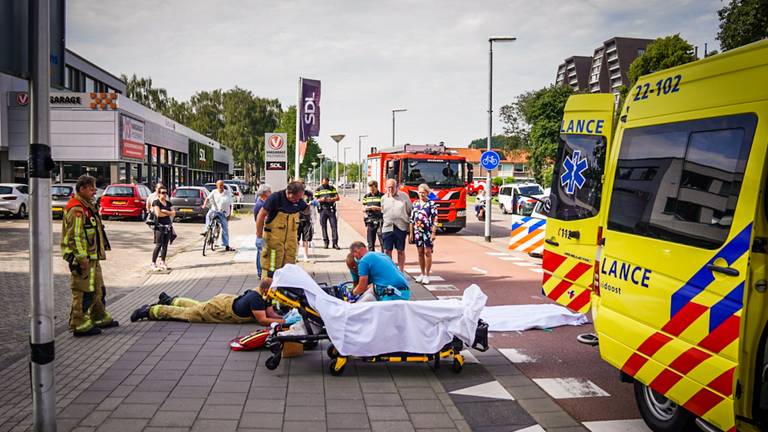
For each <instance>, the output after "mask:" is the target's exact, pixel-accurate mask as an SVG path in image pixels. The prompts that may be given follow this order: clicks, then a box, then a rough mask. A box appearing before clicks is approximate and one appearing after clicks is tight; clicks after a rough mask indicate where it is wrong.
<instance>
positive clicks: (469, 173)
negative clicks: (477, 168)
mask: <svg viewBox="0 0 768 432" xmlns="http://www.w3.org/2000/svg"><path fill="white" fill-rule="evenodd" d="M473 181H475V174H474V172H473V168H472V164H469V165H467V183H472V182H473Z"/></svg>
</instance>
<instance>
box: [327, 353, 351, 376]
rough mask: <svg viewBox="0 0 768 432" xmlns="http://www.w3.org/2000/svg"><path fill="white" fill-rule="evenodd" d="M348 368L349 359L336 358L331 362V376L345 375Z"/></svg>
mask: <svg viewBox="0 0 768 432" xmlns="http://www.w3.org/2000/svg"><path fill="white" fill-rule="evenodd" d="M346 367H347V358H346V357H336V358H334V359H333V360H331V364H330V367H329V369H330V371H331V375H333V376H339V375H341V374H343V373H344V368H346Z"/></svg>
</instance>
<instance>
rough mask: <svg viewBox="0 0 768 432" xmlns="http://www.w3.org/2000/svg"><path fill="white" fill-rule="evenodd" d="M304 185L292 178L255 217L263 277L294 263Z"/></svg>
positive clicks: (270, 198)
mask: <svg viewBox="0 0 768 432" xmlns="http://www.w3.org/2000/svg"><path fill="white" fill-rule="evenodd" d="M303 198H304V184H303V183H302V182H300V181H294V182H291V183H289V184H288V187H286V188H285V189H284V190H281V191H277V192H275V193H273V194H272V195H270V196H269V198H267V200H266V201H265V202H264V206H263V207H262V208H261V210H260V211H259V215H258V217H257V218H256V246H257V247H259V248H262V251H261V265H262V267H263V269H265V270H267V272H266V273H263V274H262V276H263V277H266V278H269V279H271V278H272V275H273V274H274V272H275V270H277V269H279V268H281V267H283V266H284V265H285V264H295V263H296V253H297V250H298V242H297V238H298V237H297V235H298V227H299V213H300V212H302V211H304V210H305V209H306V208H307V203H306V202H305V201H304V199H303Z"/></svg>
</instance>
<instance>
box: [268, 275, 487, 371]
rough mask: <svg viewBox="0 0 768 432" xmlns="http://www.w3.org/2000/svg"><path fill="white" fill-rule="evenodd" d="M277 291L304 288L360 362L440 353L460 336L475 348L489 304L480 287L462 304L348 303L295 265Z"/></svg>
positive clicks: (345, 350) (338, 341)
mask: <svg viewBox="0 0 768 432" xmlns="http://www.w3.org/2000/svg"><path fill="white" fill-rule="evenodd" d="M272 287H273V288H300V289H303V290H304V292H305V294H306V296H307V301H308V302H309V304H310V306H312V308H313V309H315V310H316V311H317V312H318V313H319V314H320V317H321V318H322V319H323V322H324V323H325V329H326V332H327V333H328V336H329V337H330V339H331V342H332V343H333V345H334V346H335V347H336V350H337V351H338V352H339V353H340V354H341V355H343V356H356V357H367V356H375V355H380V354H387V353H394V352H408V353H436V352H439V351H440V350H441V349H442V348H443V347H444V346H445V345H446V344H447V343H449V342H450V341H452V340H453V337H454V336H455V337H457V338H459V339H461V340H462V341H463V342H464V343H465V344H467V345H468V346H471V345H472V343H473V342H474V339H475V330H476V329H477V321H478V319H479V318H480V312H481V311H482V309H483V307H484V306H485V302H486V300H487V299H488V297H487V296H486V295H485V294H483V292H482V291H480V287H478V286H477V285H472V286H470V287H469V288H467V289H466V290H465V291H464V297H463V299H462V300H441V301H430V300H427V301H407V300H394V301H386V302H367V303H354V304H353V303H347V302H344V301H342V300H339V299H337V298H335V297H333V296H331V295H328V294H327V293H326V292H325V291H323V290H322V288H320V287H319V286H318V285H317V283H316V282H315V281H314V280H313V279H312V277H311V276H310V275H309V274H307V272H306V271H304V269H303V268H301V267H299V266H297V265H295V264H286V265H285V266H284V267H283V268H281V269H280V270H277V271H276V272H275V276H274V279H273V280H272Z"/></svg>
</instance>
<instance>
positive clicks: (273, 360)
mask: <svg viewBox="0 0 768 432" xmlns="http://www.w3.org/2000/svg"><path fill="white" fill-rule="evenodd" d="M280 357H281V356H280V355H273V356H271V357H270V358H268V359H267V361H266V362H264V366H266V367H267V369H269V370H275V369H277V367H278V366H280Z"/></svg>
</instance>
